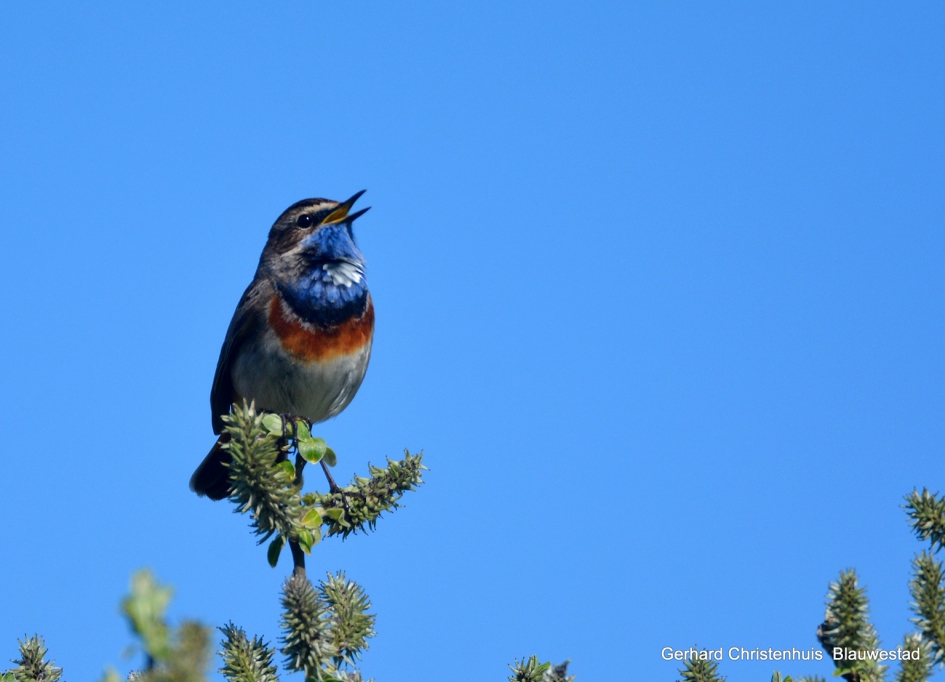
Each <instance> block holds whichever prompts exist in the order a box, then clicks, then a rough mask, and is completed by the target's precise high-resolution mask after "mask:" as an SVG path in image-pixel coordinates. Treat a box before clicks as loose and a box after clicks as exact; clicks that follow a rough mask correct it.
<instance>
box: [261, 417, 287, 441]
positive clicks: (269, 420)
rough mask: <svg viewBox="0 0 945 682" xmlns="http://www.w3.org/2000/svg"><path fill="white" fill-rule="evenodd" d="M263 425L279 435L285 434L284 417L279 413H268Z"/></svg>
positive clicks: (270, 431)
mask: <svg viewBox="0 0 945 682" xmlns="http://www.w3.org/2000/svg"><path fill="white" fill-rule="evenodd" d="M262 424H263V427H264V428H265V429H266V431H268V432H269V433H274V434H276V435H277V436H281V435H283V433H284V431H283V429H282V417H280V416H279V415H278V414H272V413H270V414H267V415H265V416H264V417H263V418H262Z"/></svg>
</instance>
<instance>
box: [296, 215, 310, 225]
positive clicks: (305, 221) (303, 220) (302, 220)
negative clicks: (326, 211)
mask: <svg viewBox="0 0 945 682" xmlns="http://www.w3.org/2000/svg"><path fill="white" fill-rule="evenodd" d="M295 224H296V225H298V226H299V227H308V226H309V225H311V224H312V216H310V215H308V214H307V213H303V214H302V215H300V216H299V217H298V218H296V219H295Z"/></svg>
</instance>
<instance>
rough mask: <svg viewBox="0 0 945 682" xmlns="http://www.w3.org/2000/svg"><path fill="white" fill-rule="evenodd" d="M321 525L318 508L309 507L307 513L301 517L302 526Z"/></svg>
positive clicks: (312, 526) (315, 526)
mask: <svg viewBox="0 0 945 682" xmlns="http://www.w3.org/2000/svg"><path fill="white" fill-rule="evenodd" d="M321 525H322V515H321V514H320V513H319V510H318V509H309V511H308V513H307V514H306V515H305V516H303V517H302V526H303V527H304V528H318V527H319V526H321Z"/></svg>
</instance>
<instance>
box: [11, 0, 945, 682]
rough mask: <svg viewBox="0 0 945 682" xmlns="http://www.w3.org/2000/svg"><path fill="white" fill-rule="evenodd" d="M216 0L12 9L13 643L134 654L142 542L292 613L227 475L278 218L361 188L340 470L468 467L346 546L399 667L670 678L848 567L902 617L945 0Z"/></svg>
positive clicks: (232, 607)
mask: <svg viewBox="0 0 945 682" xmlns="http://www.w3.org/2000/svg"><path fill="white" fill-rule="evenodd" d="M199 4H200V7H194V6H193V5H194V3H165V4H164V5H163V6H162V7H151V6H144V5H141V4H140V3H137V4H134V3H132V4H129V3H119V2H113V3H100V2H95V3H93V2H89V3H81V4H78V5H74V6H67V5H64V4H63V3H49V2H29V3H26V2H19V3H14V2H4V3H3V4H2V5H0V64H2V66H0V253H2V254H3V261H4V264H3V268H2V269H0V290H2V292H3V300H4V309H3V334H2V336H0V376H2V386H3V390H2V391H0V414H2V415H3V417H2V424H3V431H4V438H3V453H2V455H0V481H2V484H3V504H2V512H0V514H2V525H3V529H4V530H3V533H2V534H0V556H2V557H3V560H2V562H0V660H5V659H9V658H12V657H13V656H14V654H15V646H16V638H17V637H21V636H22V635H23V634H24V633H29V634H32V633H33V632H40V633H43V634H44V635H45V636H46V638H47V640H48V643H49V646H50V648H51V650H52V653H53V656H54V658H55V659H56V660H57V661H58V662H59V664H61V665H63V666H64V667H65V669H66V675H67V678H68V679H69V680H71V681H72V682H78V681H80V680H94V679H96V678H97V677H98V675H99V674H100V672H101V670H102V669H103V667H104V666H105V665H106V664H113V665H116V666H118V667H119V668H120V669H122V670H127V669H128V668H130V667H132V666H134V665H137V664H138V662H137V659H132V660H125V659H122V658H121V653H122V650H123V649H124V647H125V646H126V645H128V644H129V643H130V641H131V638H130V635H129V634H128V632H127V628H126V625H125V623H124V622H123V621H122V620H121V618H120V617H119V615H118V613H117V605H118V601H119V598H120V597H121V595H122V594H123V593H124V592H125V590H126V586H127V582H128V578H129V576H130V574H131V573H132V572H133V571H134V570H136V569H138V568H140V567H142V566H150V567H152V568H153V569H154V571H155V572H156V573H157V575H158V576H159V578H161V579H162V580H164V581H167V582H170V583H172V584H173V585H174V586H175V588H176V596H175V600H174V603H173V607H172V615H173V616H174V618H180V617H185V616H189V617H196V618H200V619H202V620H204V621H206V622H208V623H211V624H214V625H220V624H223V623H224V622H226V621H227V620H230V619H232V620H233V621H235V622H236V623H238V624H240V625H242V626H244V627H245V628H246V629H247V630H249V631H250V632H251V633H258V634H261V635H264V636H265V637H266V638H267V639H270V640H272V639H274V638H275V637H276V636H277V634H278V629H277V623H278V609H277V596H278V590H279V586H280V583H281V581H282V580H283V578H284V576H285V574H286V572H287V567H286V565H280V567H279V568H278V569H277V570H272V569H270V568H269V567H268V565H267V564H266V560H265V550H264V548H259V547H256V546H255V545H254V543H253V540H252V538H251V536H250V534H249V533H248V531H247V528H246V523H245V520H244V519H243V518H240V517H237V516H235V515H234V514H232V513H231V510H230V508H228V506H227V505H225V504H222V503H219V504H212V503H210V502H208V501H207V500H206V499H198V498H196V497H195V496H194V495H193V494H191V493H190V492H189V491H188V489H187V481H188V478H189V476H190V474H191V471H192V470H193V468H194V466H195V465H196V464H197V463H198V462H199V461H200V459H201V458H202V457H203V455H204V454H205V453H206V451H207V449H208V448H209V446H210V444H211V443H212V441H213V437H212V435H211V429H210V411H209V403H208V395H209V391H210V383H211V379H212V376H213V371H214V367H215V363H216V359H217V354H218V352H219V348H220V344H221V342H222V339H223V335H224V332H225V330H226V326H227V323H228V322H229V319H230V315H231V314H232V311H233V309H234V307H235V305H236V302H237V300H238V298H239V296H240V294H241V293H242V291H243V288H244V287H245V286H246V284H247V283H248V282H249V280H250V278H251V276H252V273H253V271H254V269H255V266H256V261H257V258H258V256H259V252H260V250H261V248H262V246H263V243H264V241H265V237H266V234H267V231H268V229H269V226H270V225H271V224H272V221H273V220H274V219H275V218H276V216H278V214H279V213H280V212H281V211H282V210H283V209H284V208H285V207H287V206H288V205H289V204H291V203H292V202H294V201H296V200H298V199H301V198H304V197H311V196H327V197H331V198H339V199H340V198H344V197H347V196H349V195H351V194H352V193H354V192H355V191H357V190H360V189H362V188H367V189H368V194H367V195H365V197H364V199H362V202H364V205H372V206H373V210H372V211H371V212H370V213H369V214H368V215H367V216H365V217H364V218H363V219H361V220H360V221H359V222H358V224H357V235H358V237H359V239H360V243H361V246H362V249H363V251H364V253H365V254H366V256H367V259H368V263H369V268H370V269H369V281H370V284H371V288H372V291H373V294H374V299H375V303H376V307H377V333H376V336H375V343H374V355H373V358H372V361H371V367H370V370H369V371H368V375H367V379H366V381H365V383H364V385H363V386H362V388H361V391H360V393H359V394H358V396H357V398H356V399H355V401H354V403H353V404H352V405H351V406H350V407H349V408H348V409H347V410H346V411H345V412H344V414H342V415H341V416H340V417H339V418H338V419H336V420H335V421H333V422H331V423H328V424H325V425H323V427H322V428H320V429H319V430H318V431H319V433H321V434H322V435H324V436H325V437H326V438H327V439H328V441H329V442H330V443H331V444H332V445H333V446H334V447H335V449H336V450H337V451H338V452H339V455H340V458H341V462H340V464H339V474H340V476H341V477H342V478H348V477H349V476H350V474H351V473H352V472H353V471H355V470H356V471H359V472H363V471H365V469H366V462H367V461H368V460H371V461H372V462H381V461H383V459H384V457H385V456H398V455H399V453H400V452H401V451H402V449H403V448H405V447H407V448H410V449H411V450H420V449H423V450H424V451H425V452H426V463H427V465H428V466H429V468H430V471H429V473H428V475H427V484H426V485H425V486H424V487H423V488H422V489H421V490H420V491H419V492H417V493H414V494H412V495H410V496H409V497H408V498H406V499H405V502H406V503H407V507H406V508H405V509H403V510H401V511H399V512H397V513H396V514H394V515H392V516H390V517H388V518H386V519H384V520H382V521H381V522H380V523H379V525H378V527H377V531H376V532H375V533H374V534H373V535H370V536H366V537H365V536H360V537H355V538H352V539H349V540H348V541H346V542H344V543H341V542H340V541H331V542H326V543H324V544H322V545H321V546H319V547H318V548H317V550H316V552H315V555H314V556H313V558H312V559H311V560H310V562H309V566H310V573H311V574H312V575H315V576H318V575H320V574H322V573H323V572H324V571H327V570H331V571H335V570H338V569H345V570H346V571H347V572H348V574H349V576H351V577H352V578H354V579H356V580H358V581H359V582H361V583H362V584H363V585H364V586H365V588H366V589H367V591H368V592H369V594H370V595H371V597H372V599H373V603H374V607H375V611H376V612H377V613H378V614H379V615H378V620H377V631H378V635H377V637H376V638H375V639H374V640H373V644H372V647H371V649H370V651H369V652H368V653H367V655H366V657H365V660H364V670H365V672H366V673H367V674H368V675H373V676H374V677H376V678H377V679H378V680H379V682H385V681H386V682H391V681H395V680H408V679H409V680H416V681H417V682H422V681H430V682H434V681H436V682H439V681H440V680H442V679H444V677H449V678H450V679H452V680H457V681H463V682H465V681H469V682H473V681H475V682H480V681H482V680H502V679H505V676H506V674H507V672H508V671H507V668H506V664H507V663H508V662H510V661H511V660H512V659H513V658H515V657H521V656H523V655H527V654H531V653H537V654H538V655H539V656H540V657H541V658H543V659H553V660H556V661H557V660H561V659H564V658H571V659H572V661H573V664H572V670H573V672H574V673H575V674H577V675H578V680H579V682H593V681H594V680H617V679H627V680H654V681H655V680H673V679H676V677H675V675H676V672H675V666H674V665H673V664H671V663H667V662H665V661H663V660H661V659H660V655H659V651H660V648H661V647H663V646H675V647H680V648H681V647H686V646H689V645H691V644H693V643H697V644H699V645H700V646H711V647H719V646H733V645H737V646H746V647H756V646H757V647H763V648H767V647H776V648H778V647H792V646H793V647H797V648H808V647H811V646H816V640H815V638H814V630H815V628H816V626H817V624H818V623H819V622H820V620H821V619H822V617H823V599H824V594H825V592H826V589H827V583H828V582H829V581H830V580H832V579H834V578H835V577H836V576H837V574H838V572H839V571H840V570H841V569H843V568H845V567H855V568H856V569H857V570H858V571H859V572H860V574H861V576H862V578H863V580H864V582H865V584H866V585H867V586H868V589H869V594H870V596H871V598H872V608H873V615H874V618H875V622H876V624H877V626H878V628H879V632H880V636H881V638H882V639H883V641H884V643H888V644H895V643H897V642H899V641H900V640H901V637H902V634H903V633H904V632H905V631H906V630H907V629H908V627H909V624H908V618H909V615H910V614H909V611H908V608H907V603H908V592H907V587H906V583H907V578H908V572H909V561H910V558H911V556H912V554H913V552H914V551H916V550H918V549H919V548H920V545H919V543H918V542H917V541H915V540H913V538H912V536H911V535H910V532H909V530H908V527H907V524H906V522H905V517H904V514H903V512H902V510H901V509H900V508H899V505H900V504H901V502H902V498H903V495H905V494H906V493H908V492H909V491H910V490H912V488H913V487H915V486H919V487H920V488H921V487H922V486H929V487H930V488H932V489H933V490H938V489H942V488H945V486H943V484H942V473H943V469H942V454H943V441H945V419H943V414H945V412H943V410H945V393H943V379H945V363H943V341H945V339H943V336H945V325H943V304H945V288H943V271H945V234H943V218H945V191H943V187H945V126H943V121H945V97H943V95H945V92H943V88H945V50H943V43H942V36H943V35H945V8H943V7H942V6H941V4H939V3H931V2H926V3H905V4H904V3H887V4H878V3H827V4H824V3H813V2H811V3H741V4H727V5H725V6H720V5H719V4H717V3H651V4H648V5H642V4H635V5H634V6H633V7H632V8H631V7H628V3H623V2H601V3H563V2H541V3H537V2H535V3H508V2H488V3H483V2H466V1H465V0H456V1H453V2H446V3H415V2H409V1H408V2H404V1H397V2H383V3H382V2H374V3H367V2H281V3H261V2H256V3H248V2H243V3H221V2H217V3H199ZM774 667H775V666H773V665H771V664H768V663H762V664H754V665H753V664H745V663H731V662H726V663H724V664H723V667H722V672H723V673H724V674H726V675H727V676H728V678H729V680H730V681H731V682H748V681H749V680H767V679H769V678H770V674H771V671H772V670H773V669H774ZM778 667H780V669H781V670H782V671H783V672H786V673H792V674H795V675H797V674H804V673H819V674H821V675H828V676H829V674H830V671H831V669H832V667H831V665H830V664H829V663H827V662H823V663H821V664H819V665H818V664H815V665H802V664H789V665H781V666H778Z"/></svg>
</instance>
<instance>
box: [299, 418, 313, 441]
mask: <svg viewBox="0 0 945 682" xmlns="http://www.w3.org/2000/svg"><path fill="white" fill-rule="evenodd" d="M295 435H296V438H298V439H299V440H307V439H309V438H311V437H312V433H311V431H309V430H308V424H306V423H305V420H304V419H298V420H296V422H295Z"/></svg>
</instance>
